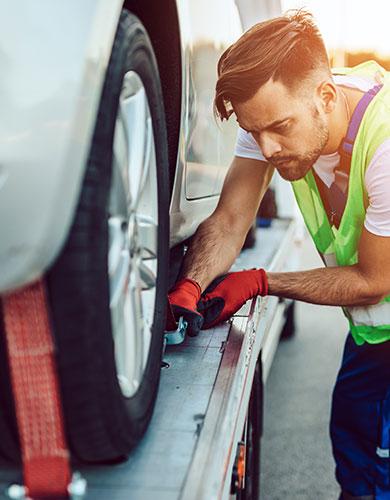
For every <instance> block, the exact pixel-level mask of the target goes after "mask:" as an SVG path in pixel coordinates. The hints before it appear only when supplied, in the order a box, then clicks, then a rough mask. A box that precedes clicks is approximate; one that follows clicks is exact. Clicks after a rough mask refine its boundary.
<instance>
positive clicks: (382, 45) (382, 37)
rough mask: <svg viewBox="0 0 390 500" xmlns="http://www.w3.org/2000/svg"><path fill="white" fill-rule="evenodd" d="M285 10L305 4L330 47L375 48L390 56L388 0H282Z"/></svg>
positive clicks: (352, 49)
mask: <svg viewBox="0 0 390 500" xmlns="http://www.w3.org/2000/svg"><path fill="white" fill-rule="evenodd" d="M281 2H282V9H283V11H285V10H286V9H290V8H299V7H306V8H307V10H309V11H310V12H312V14H313V15H314V17H315V19H316V22H317V24H318V27H319V28H320V30H321V32H322V34H323V37H324V40H325V44H326V46H327V48H328V49H334V48H340V47H343V48H345V49H346V50H349V51H358V50H372V51H375V52H377V53H378V54H379V55H382V56H389V55H390V38H389V37H388V35H387V34H388V32H389V22H390V1H389V0H369V1H368V0H305V1H301V0H281Z"/></svg>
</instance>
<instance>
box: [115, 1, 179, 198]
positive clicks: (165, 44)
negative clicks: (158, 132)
mask: <svg viewBox="0 0 390 500" xmlns="http://www.w3.org/2000/svg"><path fill="white" fill-rule="evenodd" d="M123 6H124V8H126V9H128V10H129V11H130V12H132V13H133V14H135V15H136V16H138V17H139V19H140V20H141V21H142V23H143V25H144V26H145V28H146V30H147V32H148V35H149V37H150V39H151V42H152V46H153V49H154V52H155V54H156V58H157V64H158V69H159V73H160V78H161V85H162V89H163V97H164V108H165V118H166V124H167V133H168V155H169V170H170V188H171V192H172V188H173V182H174V177H175V170H176V162H177V154H178V144H179V130H180V123H181V112H182V105H181V102H182V80H183V78H182V77H183V74H182V71H183V69H182V68H183V65H182V49H181V39H180V24H179V16H178V12H177V6H176V1H175V0H164V1H159V2H156V1H155V0H142V1H140V0H125V2H124V5H123ZM161 20H164V22H161Z"/></svg>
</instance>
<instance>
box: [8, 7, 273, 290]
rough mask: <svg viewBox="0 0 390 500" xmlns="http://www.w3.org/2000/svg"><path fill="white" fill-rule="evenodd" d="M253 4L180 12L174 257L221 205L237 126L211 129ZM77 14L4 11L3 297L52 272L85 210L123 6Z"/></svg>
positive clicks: (60, 9)
mask: <svg viewBox="0 0 390 500" xmlns="http://www.w3.org/2000/svg"><path fill="white" fill-rule="evenodd" d="M166 1H168V0H166ZM256 2H257V3H256V6H255V8H257V9H258V11H259V12H261V16H263V17H267V15H268V14H269V13H270V10H269V8H268V4H272V5H276V4H278V3H279V0H263V1H261V2H258V1H257V0H256ZM241 4H243V5H241ZM249 4H250V9H253V8H254V5H252V4H253V2H251V0H237V1H236V4H235V2H234V0H212V1H211V0H210V1H209V0H176V7H177V12H178V19H179V26H177V27H171V29H178V30H179V32H180V33H179V35H180V40H181V61H178V62H177V63H178V65H179V64H180V65H181V69H182V88H178V89H177V92H180V99H181V116H180V127H179V129H180V132H179V140H178V145H177V164H176V174H175V179H174V186H173V192H172V197H171V204H170V222H171V224H170V245H171V247H172V246H174V245H176V244H177V243H180V242H182V241H183V240H186V239H187V238H188V237H190V236H191V235H192V234H193V233H194V232H195V230H196V228H197V227H198V225H199V224H200V223H201V222H202V221H203V220H204V219H205V218H207V217H208V216H209V215H210V214H211V213H212V212H213V211H214V209H215V207H216V205H217V203H218V197H219V193H220V191H221V187H222V184H223V181H224V178H225V175H226V173H227V170H228V167H229V164H230V161H231V159H232V156H233V152H234V143H235V135H236V129H237V124H236V123H235V120H230V121H229V122H228V123H224V124H222V125H221V124H217V123H216V121H215V120H214V116H213V110H212V101H213V95H214V90H215V82H216V63H217V60H218V58H219V56H220V54H221V53H222V52H223V50H225V48H226V47H227V46H228V45H229V44H230V43H232V42H233V41H234V40H235V39H236V38H237V36H238V35H239V33H240V30H241V28H240V17H241V19H242V20H243V19H244V20H245V19H247V18H248V16H247V17H245V16H244V17H243V12H242V9H247V8H248V5H249ZM80 5H81V4H80V2H79V1H78V0H67V1H66V2H60V1H59V0H38V1H37V2H33V3H32V2H30V1H29V0H21V1H20V2H17V3H12V2H11V3H10V2H6V0H0V7H2V9H1V10H2V16H1V17H0V71H1V75H2V79H1V82H0V107H1V110H2V112H1V118H0V234H1V237H0V270H1V272H0V292H1V293H4V292H7V291H10V290H13V289H15V288H17V287H19V286H22V285H24V284H27V283H29V282H31V281H33V280H35V279H37V278H39V277H40V276H41V275H42V274H43V273H44V272H45V271H46V270H47V269H48V268H49V266H50V265H51V264H52V263H53V261H54V259H55V258H56V257H57V256H58V254H59V252H60V251H61V248H62V246H63V244H64V242H65V241H66V237H67V235H68V232H69V228H70V225H71V222H72V219H73V216H74V213H75V209H76V206H77V201H78V197H79V193H80V187H81V183H82V179H83V174H84V171H85V168H86V161H87V158H88V153H89V148H90V143H91V139H92V134H93V130H94V124H95V122H96V115H97V111H98V106H99V100H100V96H101V91H102V87H103V83H104V77H105V72H106V68H107V65H108V61H109V57H110V53H111V49H112V43H113V40H114V36H115V31H116V27H117V24H118V20H119V16H120V12H121V8H122V5H123V0H84V1H83V3H82V8H81V7H80ZM237 5H238V7H239V9H237V7H236V6H237ZM248 12H249V11H248ZM250 12H251V15H252V14H253V11H252V10H251V11H250ZM21 13H23V15H21ZM205 20H207V22H206V21H205ZM216 21H218V23H217V22H216ZM222 21H223V23H222ZM16 26H17V29H15V27H16ZM217 28H218V29H217Z"/></svg>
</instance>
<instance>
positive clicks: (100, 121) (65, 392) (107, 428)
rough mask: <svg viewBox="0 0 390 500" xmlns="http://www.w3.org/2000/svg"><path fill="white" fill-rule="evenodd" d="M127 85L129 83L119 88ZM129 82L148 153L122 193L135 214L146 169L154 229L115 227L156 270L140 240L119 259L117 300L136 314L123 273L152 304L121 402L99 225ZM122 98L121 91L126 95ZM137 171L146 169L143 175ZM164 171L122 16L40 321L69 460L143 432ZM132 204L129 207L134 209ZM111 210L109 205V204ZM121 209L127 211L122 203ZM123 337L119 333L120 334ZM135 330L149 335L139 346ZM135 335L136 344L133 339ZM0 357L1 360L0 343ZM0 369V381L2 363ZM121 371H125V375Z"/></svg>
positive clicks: (11, 447) (107, 247)
mask: <svg viewBox="0 0 390 500" xmlns="http://www.w3.org/2000/svg"><path fill="white" fill-rule="evenodd" d="M129 75H130V76H129ZM128 76H129V79H128V80H125V79H126V78H127V77H128ZM129 81H130V82H131V84H134V85H135V84H137V85H138V87H134V88H135V90H134V92H136V94H134V95H135V96H136V98H137V99H140V101H139V102H141V104H142V102H144V103H145V104H144V108H142V109H144V111H143V112H144V115H142V112H140V109H141V108H134V109H137V110H138V112H139V113H141V114H138V115H136V118H137V120H136V122H135V123H136V124H137V127H136V128H138V129H139V127H140V126H141V125H142V123H141V122H142V119H141V118H140V116H141V117H142V116H145V137H144V139H143V140H144V143H143V144H144V146H145V151H146V152H149V151H151V153H150V154H149V156H148V155H146V156H145V155H143V156H142V158H144V157H147V158H148V162H147V160H145V165H146V166H145V165H142V168H141V169H140V171H141V173H140V175H139V176H138V177H137V176H136V174H135V173H134V172H133V171H131V168H130V166H131V165H132V163H131V162H130V160H129V165H130V166H129V168H128V170H129V178H128V179H127V180H128V185H129V186H130V187H129V189H130V188H131V183H134V184H135V181H134V179H136V178H137V179H138V180H139V186H138V188H139V189H138V188H137V189H138V191H137V193H136V196H135V197H134V200H132V203H133V201H134V203H133V205H134V206H135V205H136V201H135V200H141V201H142V203H143V205H145V206H146V205H147V204H145V200H144V199H143V193H144V191H145V190H146V187H145V186H146V185H147V186H149V184H150V186H152V181H150V182H149V180H150V178H152V177H153V176H152V170H151V169H152V167H153V168H154V169H155V171H156V175H155V177H156V181H155V184H153V186H154V187H155V188H156V198H157V201H156V205H155V208H156V210H157V212H158V223H157V224H155V225H153V224H152V222H150V223H149V222H148V219H147V217H146V216H145V217H146V219H147V223H149V226H148V227H147V223H145V224H144V225H143V226H142V228H141V225H142V221H141V222H140V223H139V221H138V216H139V214H138V213H135V215H134V214H133V212H131V217H132V218H131V221H130V222H131V224H132V225H131V227H132V231H133V232H132V231H131V230H130V229H129V227H130V226H129V224H130V222H129V221H125V223H124V226H123V228H122V226H121V227H120V229H121V230H122V229H123V234H124V235H125V237H126V235H128V234H130V235H132V236H131V237H130V236H129V237H128V239H129V241H130V243H132V242H133V241H134V240H135V235H136V234H137V235H138V233H136V231H135V229H134V228H137V231H139V234H141V229H142V231H144V229H145V227H146V229H147V231H148V232H147V234H148V235H149V237H150V238H151V241H152V243H153V244H154V243H155V247H156V254H155V255H154V256H150V255H149V257H148V258H149V260H150V261H151V262H152V263H153V265H154V266H155V267H156V268H157V269H156V275H155V276H154V275H153V272H152V271H151V270H150V269H149V268H148V269H146V267H145V265H144V264H145V262H146V260H145V261H144V260H142V259H143V258H141V257H140V256H142V255H144V253H145V252H146V247H143V246H142V241H141V242H139V243H137V245H138V246H137V247H136V248H135V247H134V248H133V247H132V248H131V249H130V250H129V255H130V257H129V259H130V262H131V263H132V264H131V266H130V267H129V270H128V272H129V276H130V278H126V280H125V283H126V287H125V288H124V290H125V292H123V293H124V295H126V294H130V291H129V290H130V289H131V290H132V291H131V293H132V294H133V295H134V297H138V296H139V297H141V299H139V302H138V303H137V304H138V305H137V304H136V305H137V307H138V306H140V307H141V305H142V304H141V302H140V301H141V300H143V298H142V297H143V295H142V294H143V293H144V292H141V288H140V285H139V283H138V282H137V281H136V280H135V285H134V287H133V288H130V284H129V283H131V280H132V276H133V275H132V274H131V273H133V274H134V273H135V270H137V273H138V274H137V277H138V278H139V277H140V276H141V277H142V280H143V281H142V287H146V288H148V293H149V292H150V294H149V295H151V294H152V295H153V304H154V308H153V311H152V313H151V317H152V321H151V323H150V329H149V330H148V328H149V327H146V326H145V325H144V323H142V331H141V332H140V331H138V330H137V331H136V326H134V331H136V334H135V335H134V338H135V339H138V341H139V342H141V341H142V342H145V345H147V346H148V349H144V351H142V352H143V353H144V354H145V353H146V354H145V359H144V360H143V361H144V364H143V366H142V367H141V368H142V374H143V376H142V379H140V383H139V385H138V387H137V390H136V391H135V392H134V391H133V393H132V394H131V395H130V394H127V393H126V391H125V390H124V389H123V387H122V385H121V384H120V382H121V380H119V378H118V377H119V374H118V373H119V372H118V361H117V359H118V352H117V351H118V349H117V345H116V341H117V340H116V337H115V336H114V334H115V333H116V334H117V332H115V328H114V326H113V325H114V323H113V317H112V303H113V298H112V281H111V275H110V274H109V267H110V266H109V258H110V256H111V246H112V245H111V240H110V238H111V226H110V227H109V222H110V221H111V219H112V215H111V202H112V193H113V192H115V189H116V186H117V184H115V189H114V188H113V186H114V180H113V179H114V178H115V168H116V167H115V165H118V163H119V161H117V159H116V157H115V144H116V143H115V138H116V135H115V134H117V128H118V119H119V118H118V117H119V113H121V109H120V105H121V103H122V100H121V99H122V95H123V92H124V85H125V83H126V85H128V82H129ZM134 82H135V83H134ZM126 92H129V90H128V89H127V88H126ZM140 96H141V97H140ZM141 98H142V99H143V100H142V101H141ZM126 99H127V101H126V102H127V103H129V102H130V103H133V102H135V101H134V100H131V99H132V96H131V95H130V97H128V98H126ZM123 102H125V101H123ZM137 102H138V101H137ZM131 105H132V104H131ZM129 106H130V104H129ZM129 109H130V108H129ZM131 109H133V108H131ZM141 111H142V110H141ZM148 113H149V114H148ZM123 130H124V128H123ZM131 136H132V140H133V137H135V136H136V133H135V134H133V130H132V134H131ZM150 137H151V139H152V142H151V140H150ZM134 141H136V138H134ZM150 148H151V149H150ZM153 150H154V151H153ZM153 155H154V156H153ZM130 156H131V155H130ZM150 165H151V166H150ZM146 169H148V170H147V172H146ZM149 170H150V172H149ZM144 171H145V172H146V173H145V174H144ZM121 172H122V170H121ZM168 172H169V171H168V150H167V138H166V127H165V116H164V109H163V99H162V91H161V85H160V80H159V74H158V69H157V63H156V60H155V57H154V54H153V49H152V46H151V43H150V40H149V38H148V36H147V33H146V31H145V29H144V27H143V26H142V24H141V22H140V21H139V19H138V18H136V17H135V16H134V15H132V14H130V13H129V12H128V11H123V12H122V14H121V17H120V21H119V25H118V29H117V33H116V36H115V40H114V44H113V50H112V55H111V58H110V62H109V66H108V69H107V73H106V78H105V83H104V87H103V91H102V97H101V102H100V106H99V111H98V116H97V121H96V125H95V131H94V135H93V139H92V144H91V149H90V155H89V159H88V162H87V167H86V173H85V178H84V180H83V185H82V189H81V194H80V198H79V203H78V206H77V209H76V213H75V218H74V221H73V224H72V226H71V229H70V232H69V235H68V239H67V241H66V244H65V246H64V248H63V250H62V252H61V254H60V256H59V258H58V259H57V260H56V262H55V263H54V265H53V266H52V268H51V269H50V270H49V272H48V273H47V285H48V294H49V303H50V309H51V310H50V314H51V320H52V325H53V332H54V337H55V343H56V354H57V363H58V371H59V379H60V388H61V392H62V403H63V409H64V416H65V425H66V433H67V438H68V442H69V445H70V448H71V452H72V455H73V458H74V459H75V460H76V461H77V460H80V461H86V462H95V463H96V462H105V461H116V460H121V459H123V458H125V457H126V456H127V455H128V453H129V451H130V450H131V449H132V448H133V447H134V445H135V444H136V443H137V442H138V441H139V439H140V438H141V436H142V435H143V433H144V432H145V430H146V428H147V425H148V422H149V420H150V418H151V415H152V412H153V408H154V403H155V399H156V395H157V390H158V384H159V379H160V369H161V357H162V348H163V328H164V325H165V313H166V311H165V309H166V293H167V287H168V260H169V246H168V238H169V218H168V210H169V177H168V176H169V173H168ZM141 174H142V175H141ZM153 178H154V177H153ZM141 180H142V181H141ZM153 182H154V181H153ZM126 185H127V184H126ZM153 186H152V187H151V188H150V189H151V190H152V189H153ZM147 189H149V187H148V188H147ZM141 201H139V202H138V201H137V203H138V205H137V207H138V208H139V206H140V204H141ZM117 202H118V204H119V201H118V200H117ZM150 204H152V203H150ZM125 205H126V206H127V203H125ZM129 205H130V204H129ZM145 210H146V208H145ZM133 215H134V217H133ZM133 219H134V220H135V222H134V220H133ZM126 224H127V226H126ZM137 238H138V236H137ZM153 238H155V239H153ZM140 239H142V238H141V237H140ZM137 241H138V240H137ZM152 243H151V245H152ZM127 250H128V248H127V247H125V251H123V252H122V250H121V252H120V253H119V255H120V257H121V258H122V257H123V259H125V257H126V252H127ZM132 255H133V257H132ZM151 255H152V253H151ZM135 257H137V259H138V260H137V262H138V263H139V266H140V267H139V269H138V268H137V269H136V266H135V265H134V266H133V264H134V262H135V260H134V259H135ZM126 258H127V257H126ZM131 258H133V260H131ZM120 262H122V261H120ZM125 262H126V261H125ZM132 266H133V267H132ZM121 269H122V268H121ZM113 274H114V275H115V273H113ZM145 276H146V278H147V279H149V284H148V285H145ZM153 277H155V282H153ZM133 281H134V280H133ZM137 283H138V284H137ZM143 289H144V288H143ZM133 295H132V297H133ZM137 300H138V299H137ZM121 304H122V302H121V303H120V305H121ZM123 304H124V314H125V315H126V314H127V316H128V313H127V309H126V311H125V307H126V305H128V303H127V302H126V301H125V302H123ZM131 304H133V302H131ZM140 304H141V305H140ZM110 307H111V309H110ZM137 311H138V309H137ZM137 311H136V312H137ZM138 312H139V311H138ZM141 312H143V311H141ZM127 316H126V317H127ZM137 317H138V316H137ZM127 324H132V323H127ZM137 324H138V323H137ZM124 331H125V333H126V329H124ZM145 331H147V332H148V331H150V336H149V337H148V343H147V344H146V340H145V338H146V336H145V335H144V334H145ZM140 335H142V336H143V337H142V338H141V337H140ZM144 337H145V338H144ZM137 345H138V344H137ZM142 345H143V344H142ZM141 347H142V346H141ZM1 351H2V354H4V345H3V341H2V349H1ZM137 352H138V351H137ZM130 354H131V355H133V354H134V353H129V355H130ZM134 356H135V354H134ZM1 365H2V366H1V370H2V372H3V374H4V372H5V368H4V367H5V366H6V363H2V364H1ZM129 369H132V367H131V366H130V368H129ZM140 373H141V371H140ZM123 378H125V377H122V379H123ZM2 385H3V388H4V387H8V390H7V391H4V392H3V394H2V396H1V397H2V400H3V401H2V402H5V403H6V404H7V406H8V410H7V411H6V412H5V411H4V410H3V411H2V414H1V415H0V417H3V418H0V429H3V427H6V428H7V434H8V436H9V440H8V442H6V441H5V437H4V433H3V432H2V442H4V443H6V444H7V446H6V448H7V450H4V449H3V448H5V447H1V448H0V453H2V454H3V456H5V458H9V459H12V460H18V454H19V451H18V445H17V438H16V435H15V422H14V409H13V403H12V396H11V395H10V391H9V376H8V374H7V379H6V380H5V379H4V377H2ZM2 424H4V425H2ZM3 430H4V429H3ZM9 441H10V442H9Z"/></svg>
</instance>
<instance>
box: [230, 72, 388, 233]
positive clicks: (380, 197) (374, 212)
mask: <svg viewBox="0 0 390 500" xmlns="http://www.w3.org/2000/svg"><path fill="white" fill-rule="evenodd" d="M334 81H335V83H337V84H342V85H345V86H347V87H354V88H358V89H359V90H362V91H363V92H366V91H367V90H369V89H370V88H371V87H373V86H374V85H376V82H369V81H368V80H366V79H364V78H361V77H356V76H351V75H348V76H345V75H335V76H334ZM235 155H236V156H241V157H243V158H253V159H256V160H262V161H266V160H265V158H264V156H263V154H262V152H261V150H260V147H259V145H258V144H257V142H256V141H255V139H254V138H253V136H252V134H251V133H248V132H246V131H245V130H243V129H242V128H239V129H238V134H237V142H236V148H235ZM339 160H340V155H339V154H338V153H337V152H336V153H332V154H329V155H322V156H320V157H319V158H318V160H317V161H316V163H315V164H314V165H313V168H314V170H315V172H316V174H317V175H318V176H319V177H320V178H321V180H322V181H323V182H324V183H325V184H326V185H327V186H328V187H330V185H331V184H332V183H333V181H334V168H335V167H336V166H337V165H338V163H339ZM364 182H365V187H366V190H367V194H368V200H369V206H368V207H367V212H366V218H365V220H364V226H365V228H366V229H367V230H368V231H370V233H373V234H376V235H378V236H390V137H389V138H388V139H386V140H385V141H384V142H383V143H382V144H381V145H380V146H379V147H378V149H377V150H376V151H375V153H374V155H373V157H372V159H371V161H370V163H369V165H368V167H367V169H366V173H365V177H364Z"/></svg>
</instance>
